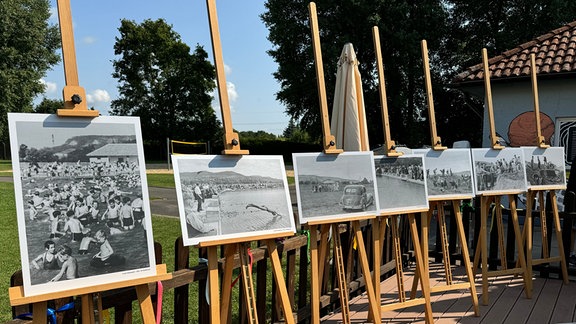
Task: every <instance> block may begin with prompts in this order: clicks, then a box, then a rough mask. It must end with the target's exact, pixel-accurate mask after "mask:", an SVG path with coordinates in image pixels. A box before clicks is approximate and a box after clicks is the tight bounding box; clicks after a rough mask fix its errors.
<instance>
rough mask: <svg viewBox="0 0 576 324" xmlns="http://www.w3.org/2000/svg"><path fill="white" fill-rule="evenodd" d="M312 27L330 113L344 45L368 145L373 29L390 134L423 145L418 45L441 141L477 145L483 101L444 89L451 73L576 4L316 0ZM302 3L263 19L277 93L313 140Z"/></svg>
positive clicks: (374, 99) (311, 69)
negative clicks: (353, 58)
mask: <svg viewBox="0 0 576 324" xmlns="http://www.w3.org/2000/svg"><path fill="white" fill-rule="evenodd" d="M316 4H317V11H318V24H319V29H320V41H321V46H322V56H323V62H324V66H323V68H324V77H325V82H326V94H327V99H328V108H329V110H331V108H332V107H331V101H332V98H333V93H334V82H335V74H336V60H337V58H338V56H339V55H340V51H341V49H342V46H343V45H344V44H345V43H346V42H351V43H353V44H354V47H355V49H356V51H357V57H358V60H359V62H360V65H359V68H360V72H361V74H362V82H363V88H364V101H365V106H366V115H367V118H368V121H369V124H368V128H369V136H370V143H371V144H372V146H374V145H375V144H377V143H382V140H383V136H382V134H383V133H382V125H381V124H382V123H381V122H380V120H381V113H380V112H381V106H380V102H379V97H378V86H379V84H378V79H377V75H376V71H375V58H374V50H373V46H374V45H373V41H372V35H371V29H372V27H373V26H378V27H379V30H380V39H381V51H382V57H383V62H384V68H385V77H386V92H387V95H388V98H387V100H388V112H389V120H390V128H391V133H392V138H393V139H394V140H396V141H397V142H399V143H402V144H407V145H408V146H410V147H419V146H421V145H423V144H426V145H429V144H431V143H430V135H429V125H428V121H427V117H428V112H427V106H426V101H425V99H426V97H425V92H424V80H423V72H422V54H421V49H420V41H421V40H422V39H426V40H427V43H428V49H429V58H430V68H431V76H432V86H433V94H434V108H435V113H436V125H437V130H438V135H439V136H441V137H442V140H443V143H442V144H443V145H450V144H451V143H453V142H454V141H457V140H469V141H470V142H472V144H473V145H474V146H479V145H481V134H482V119H483V103H482V101H481V100H478V99H477V98H473V97H471V96H470V95H468V94H466V93H464V92H462V91H461V90H459V89H457V88H455V87H454V86H452V85H451V82H452V80H453V79H454V77H455V76H456V74H458V73H460V72H462V71H463V70H464V69H465V68H466V67H468V66H471V65H474V64H477V63H479V62H480V61H481V58H480V51H481V49H482V48H483V47H487V48H488V50H489V53H490V54H489V55H491V56H492V55H498V54H500V53H501V52H503V51H505V50H507V49H511V48H513V47H515V46H517V45H519V44H521V43H523V42H526V41H529V40H530V39H532V38H534V37H536V36H539V35H542V34H544V33H546V32H548V31H550V30H552V29H554V28H558V27H560V26H562V25H564V24H566V23H568V22H570V21H571V20H573V19H574V17H576V2H573V1H562V0H552V1H547V2H543V1H537V0H489V1H469V0H447V1H444V0H434V1H415V0H397V1H385V0H343V1H335V0H318V1H316ZM307 6H308V2H307V1H303V0H268V1H267V2H266V3H265V7H266V11H265V12H264V13H263V14H262V17H261V18H262V20H263V21H264V23H265V24H266V26H267V28H268V29H269V36H268V38H269V40H270V41H271V42H272V44H273V46H274V47H273V49H272V50H270V51H269V54H270V55H271V56H272V58H273V59H274V60H275V61H276V62H277V63H278V70H277V71H276V72H275V73H274V77H275V78H276V79H277V80H278V81H279V82H280V85H281V88H280V91H279V92H278V93H277V94H276V97H277V99H278V100H279V101H281V102H282V103H283V104H284V105H285V106H286V113H287V114H288V115H289V116H291V118H292V120H293V121H294V122H295V123H297V124H298V125H299V126H300V127H301V129H303V130H306V131H308V132H309V133H310V134H311V135H312V136H314V137H316V138H318V137H319V136H321V135H322V134H321V126H320V125H321V124H320V109H319V104H318V99H317V98H318V95H317V90H316V89H317V86H316V75H315V66H314V59H313V53H312V47H311V46H312V42H311V38H310V34H311V32H310V27H309V22H308V20H309V15H308V10H307Z"/></svg>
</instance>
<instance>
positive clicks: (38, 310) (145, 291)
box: [9, 0, 172, 324]
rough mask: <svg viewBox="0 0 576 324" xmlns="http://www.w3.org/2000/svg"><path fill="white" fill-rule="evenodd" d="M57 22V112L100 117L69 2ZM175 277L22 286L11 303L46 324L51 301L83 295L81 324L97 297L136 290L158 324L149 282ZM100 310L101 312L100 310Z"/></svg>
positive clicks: (62, 1) (147, 316)
mask: <svg viewBox="0 0 576 324" xmlns="http://www.w3.org/2000/svg"><path fill="white" fill-rule="evenodd" d="M57 4H58V19H59V22H60V34H61V37H62V57H63V61H64V74H65V79H66V85H65V86H64V90H63V92H62V93H63V97H64V108H63V109H58V112H57V114H58V116H60V117H98V116H99V112H98V111H97V110H88V108H87V106H86V102H85V101H84V98H85V97H86V92H85V91H84V88H82V87H81V86H80V85H79V82H78V68H77V64H76V51H75V49H74V34H73V30H72V12H71V10H70V0H58V3H57ZM170 278H172V274H168V273H166V265H164V264H160V265H156V275H155V276H150V277H144V278H138V279H130V280H125V281H121V282H115V283H109V284H102V285H94V286H90V287H85V288H78V289H71V290H65V291H60V292H54V293H49V294H41V295H35V296H24V289H23V287H21V286H20V287H11V288H10V289H9V297H10V304H11V305H12V306H19V305H26V304H33V305H32V308H33V315H34V314H35V315H36V316H33V323H38V324H40V323H46V311H47V303H48V301H49V300H52V299H58V298H66V297H72V296H80V298H81V301H82V323H84V324H88V323H94V322H95V319H94V303H93V298H94V295H95V294H99V293H100V292H102V291H106V290H112V289H119V288H127V287H134V288H135V289H136V294H137V297H138V302H139V304H140V310H141V314H142V320H143V322H144V323H146V324H152V323H156V318H155V316H154V308H153V307H152V299H151V296H150V290H149V288H148V284H149V283H153V282H158V281H161V280H167V279H170ZM99 311H100V310H99Z"/></svg>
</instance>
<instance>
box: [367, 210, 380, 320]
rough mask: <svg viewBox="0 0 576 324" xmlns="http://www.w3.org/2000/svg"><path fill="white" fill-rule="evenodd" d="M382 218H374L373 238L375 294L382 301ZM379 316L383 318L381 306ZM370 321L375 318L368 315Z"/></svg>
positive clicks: (377, 299) (378, 300)
mask: <svg viewBox="0 0 576 324" xmlns="http://www.w3.org/2000/svg"><path fill="white" fill-rule="evenodd" d="M381 222H382V219H381V218H379V217H377V218H375V219H374V220H372V239H373V244H372V245H373V248H374V252H373V258H374V270H373V272H374V276H373V278H372V280H373V282H374V296H376V301H377V302H378V303H380V293H381V292H380V265H381V263H382V240H381V239H380V223H381ZM377 310H378V316H379V317H380V318H382V316H381V313H380V307H378V308H377ZM368 321H370V322H374V319H373V318H370V317H368Z"/></svg>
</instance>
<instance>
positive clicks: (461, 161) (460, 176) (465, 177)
mask: <svg viewBox="0 0 576 324" xmlns="http://www.w3.org/2000/svg"><path fill="white" fill-rule="evenodd" d="M413 153H414V154H422V155H423V156H424V163H425V165H426V186H427V187H428V198H429V199H430V200H450V199H466V198H472V197H474V196H475V193H474V180H473V178H474V176H473V169H472V156H471V154H470V149H448V150H438V151H437V150H434V149H416V150H413Z"/></svg>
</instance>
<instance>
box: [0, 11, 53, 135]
mask: <svg viewBox="0 0 576 324" xmlns="http://www.w3.org/2000/svg"><path fill="white" fill-rule="evenodd" d="M49 18H50V2H49V1H48V0H2V1H1V4H0V58H2V59H1V60H0V141H6V138H7V137H8V134H7V133H8V131H7V125H8V123H7V113H8V112H30V111H32V101H33V100H34V98H35V97H36V96H37V95H38V94H41V93H42V92H44V85H43V84H42V83H41V82H40V79H41V78H42V77H43V76H45V75H46V71H48V69H49V68H50V67H51V66H53V65H55V64H56V63H58V61H59V60H60V56H59V55H58V54H57V53H56V51H57V50H58V49H59V48H60V33H59V30H58V28H57V26H55V25H51V24H49V21H48V19H49Z"/></svg>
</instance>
